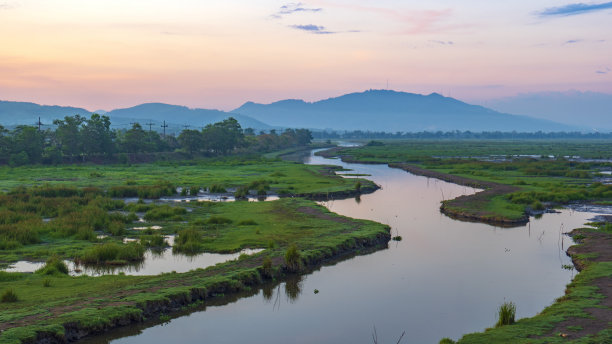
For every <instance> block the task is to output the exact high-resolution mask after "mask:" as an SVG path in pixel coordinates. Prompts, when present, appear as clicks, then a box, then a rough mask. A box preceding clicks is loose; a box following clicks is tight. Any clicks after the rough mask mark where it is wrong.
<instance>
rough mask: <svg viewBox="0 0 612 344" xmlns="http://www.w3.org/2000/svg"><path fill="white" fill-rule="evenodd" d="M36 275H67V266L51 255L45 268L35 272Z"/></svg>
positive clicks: (57, 257)
mask: <svg viewBox="0 0 612 344" xmlns="http://www.w3.org/2000/svg"><path fill="white" fill-rule="evenodd" d="M36 273H37V274H42V275H57V274H60V275H67V274H68V266H67V265H66V263H64V261H63V260H62V259H61V258H60V257H59V256H57V255H53V256H51V257H50V258H49V259H47V262H46V263H45V266H43V267H42V268H40V269H38V270H36Z"/></svg>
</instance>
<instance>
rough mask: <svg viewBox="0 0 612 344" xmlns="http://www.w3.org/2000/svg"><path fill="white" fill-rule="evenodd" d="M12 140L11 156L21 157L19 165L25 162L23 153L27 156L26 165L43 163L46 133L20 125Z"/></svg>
mask: <svg viewBox="0 0 612 344" xmlns="http://www.w3.org/2000/svg"><path fill="white" fill-rule="evenodd" d="M12 139H13V140H12V141H13V142H12V154H11V156H17V155H19V158H18V161H19V163H18V164H21V163H22V162H23V158H24V155H23V153H25V156H27V162H26V163H31V164H33V163H38V162H40V161H41V158H42V152H43V149H44V147H43V145H44V143H45V136H44V132H41V131H39V130H38V129H37V128H36V127H32V126H28V125H20V126H18V127H17V128H16V129H15V131H14V132H13V137H12Z"/></svg>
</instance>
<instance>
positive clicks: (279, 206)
mask: <svg viewBox="0 0 612 344" xmlns="http://www.w3.org/2000/svg"><path fill="white" fill-rule="evenodd" d="M230 206H233V205H230ZM245 206H248V207H266V209H267V208H269V211H262V210H263V209H259V208H258V209H254V210H253V211H252V212H251V214H259V217H258V218H254V220H255V221H256V222H257V223H260V224H262V226H257V227H255V228H252V229H251V228H245V229H242V230H249V231H252V232H253V233H254V234H255V237H261V238H262V239H260V240H259V241H261V243H259V244H256V245H255V246H260V245H261V246H265V243H264V242H266V241H267V239H265V238H267V234H266V232H264V229H266V228H268V227H272V226H268V225H266V222H265V221H268V222H270V224H272V223H275V224H284V226H280V227H279V226H277V227H275V228H274V229H273V230H274V231H275V232H274V233H275V234H274V236H275V237H276V238H277V242H276V244H274V245H273V246H274V247H268V248H267V249H266V250H264V251H263V252H261V253H258V254H255V255H252V256H243V257H240V258H239V259H238V260H235V261H231V262H227V263H224V264H218V265H216V266H213V267H210V268H207V269H197V270H193V271H190V272H187V273H165V274H161V275H158V276H125V275H111V276H101V277H88V276H82V277H68V276H61V275H51V276H48V275H41V274H24V273H6V272H2V273H0V290H2V291H3V292H4V291H5V290H13V291H14V292H15V293H16V294H17V298H18V300H17V302H9V303H1V304H0V305H1V307H2V310H3V311H2V314H1V315H0V330H1V331H2V333H1V334H0V342H2V343H23V342H27V343H64V342H70V341H75V340H78V339H80V338H83V337H85V336H89V335H94V334H99V333H102V332H105V331H108V330H111V329H113V328H116V327H121V326H126V325H129V324H133V323H139V322H143V321H145V320H147V319H149V320H150V319H151V318H155V317H159V316H168V315H169V316H171V315H172V314H174V313H176V312H178V311H179V310H181V309H182V308H184V307H186V306H189V305H194V304H201V303H202V302H203V303H204V304H205V303H206V302H208V301H209V300H214V299H215V298H219V297H223V296H225V295H226V294H231V293H236V292H239V291H244V290H248V289H252V288H258V287H259V286H261V285H262V284H263V283H266V282H269V281H273V280H278V279H281V278H284V277H286V276H290V275H292V274H295V273H299V272H302V271H308V270H309V269H313V268H316V267H320V266H321V265H323V264H325V263H326V262H329V261H332V260H334V259H339V258H342V257H343V256H347V255H351V254H356V253H359V252H366V251H369V250H371V249H373V248H382V247H386V245H387V243H388V242H389V240H390V238H391V236H390V234H389V231H390V228H389V227H388V226H385V225H382V224H378V223H375V222H372V221H366V220H356V219H351V218H347V217H344V216H340V215H336V214H334V213H331V212H329V211H328V210H327V209H325V208H324V207H322V206H318V205H316V204H314V203H312V202H310V201H305V200H299V199H285V200H279V201H274V202H264V203H245V204H243V205H241V207H245ZM253 216H256V215H253ZM282 228H286V229H285V230H283V229H282ZM279 230H280V231H281V232H278V231H279ZM259 231H261V232H260V233H256V232H259ZM228 235H230V237H228V239H229V238H231V235H232V234H231V233H228ZM222 242H223V241H222ZM292 243H293V244H295V245H296V246H297V247H298V249H299V258H298V259H297V261H294V262H291V263H289V262H287V261H286V260H285V258H284V257H285V253H286V251H287V249H288V247H289V246H290V244H292ZM261 246H260V247H261ZM266 257H269V258H270V261H271V263H272V264H271V265H267V264H266V263H265V261H266Z"/></svg>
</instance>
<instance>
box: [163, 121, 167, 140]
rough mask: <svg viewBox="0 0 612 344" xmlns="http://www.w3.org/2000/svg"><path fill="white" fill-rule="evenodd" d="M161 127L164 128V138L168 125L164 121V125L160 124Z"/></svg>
mask: <svg viewBox="0 0 612 344" xmlns="http://www.w3.org/2000/svg"><path fill="white" fill-rule="evenodd" d="M161 127H162V128H164V137H166V128H168V125H167V124H166V121H164V124H162V126H161Z"/></svg>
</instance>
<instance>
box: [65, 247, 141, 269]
mask: <svg viewBox="0 0 612 344" xmlns="http://www.w3.org/2000/svg"><path fill="white" fill-rule="evenodd" d="M144 253H145V247H144V246H143V245H141V244H139V243H136V242H130V243H127V244H119V243H114V242H112V243H105V244H100V245H95V246H93V247H91V248H89V249H87V250H85V251H84V252H83V253H81V254H80V255H79V256H78V257H77V258H76V259H75V261H76V262H78V263H79V264H85V265H100V264H108V265H125V264H127V263H129V262H137V261H141V260H142V259H143V258H144Z"/></svg>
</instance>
